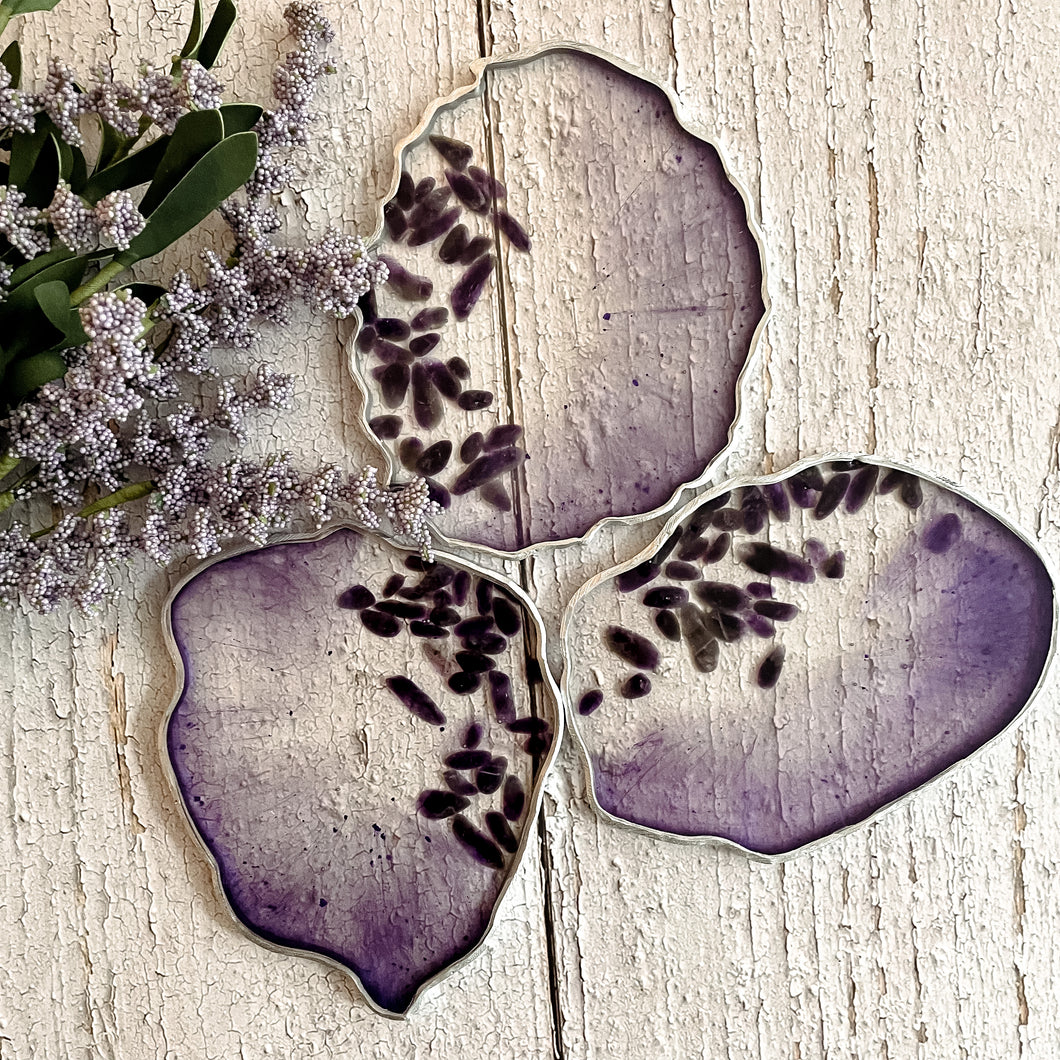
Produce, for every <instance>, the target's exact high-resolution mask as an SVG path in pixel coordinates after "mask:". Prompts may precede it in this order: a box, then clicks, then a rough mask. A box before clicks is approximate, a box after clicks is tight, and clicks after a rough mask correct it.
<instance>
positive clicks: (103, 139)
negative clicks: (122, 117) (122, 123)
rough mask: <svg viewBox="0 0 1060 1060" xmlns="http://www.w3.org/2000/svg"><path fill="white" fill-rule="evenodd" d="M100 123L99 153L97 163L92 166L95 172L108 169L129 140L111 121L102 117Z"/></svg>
mask: <svg viewBox="0 0 1060 1060" xmlns="http://www.w3.org/2000/svg"><path fill="white" fill-rule="evenodd" d="M99 124H100V130H101V136H100V144H99V154H98V155H96V164H95V165H94V166H93V167H92V171H93V172H94V173H98V172H99V171H100V170H102V169H106V168H107V166H109V165H110V164H111V163H112V162H113V161H114V160H115V159H116V158H117V157H118V152H119V151H122V149H123V148H124V147H125V144H126V143H127V142H128V141H127V137H125V136H124V135H123V134H122V133H120V132H118V130H117V129H115V128H114V126H113V125H111V124H110V122H109V121H104V120H103V119H102V118H100V119H99Z"/></svg>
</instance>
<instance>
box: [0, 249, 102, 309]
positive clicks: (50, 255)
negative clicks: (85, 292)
mask: <svg viewBox="0 0 1060 1060" xmlns="http://www.w3.org/2000/svg"><path fill="white" fill-rule="evenodd" d="M73 256H74V252H73V251H72V250H68V249H67V248H66V247H64V246H61V245H60V246H57V247H53V248H52V249H51V250H49V251H48V252H47V253H46V254H38V255H37V256H36V257H35V258H34V259H33V260H32V261H27V262H26V264H25V265H20V266H19V267H18V268H17V269H15V271H14V272H13V273H12V274H11V290H12V291H14V290H15V289H16V288H17V287H18V286H19V285H20V284H22V283H25V281H26V280H28V279H29V278H30V277H31V276H35V275H36V274H37V273H38V272H41V271H43V270H44V269H47V268H49V267H50V266H52V265H54V264H55V263H56V262H59V261H69V260H70V259H71V258H73ZM82 271H83V269H82ZM5 303H6V299H5V300H4V302H3V303H0V306H2V305H3V304H5Z"/></svg>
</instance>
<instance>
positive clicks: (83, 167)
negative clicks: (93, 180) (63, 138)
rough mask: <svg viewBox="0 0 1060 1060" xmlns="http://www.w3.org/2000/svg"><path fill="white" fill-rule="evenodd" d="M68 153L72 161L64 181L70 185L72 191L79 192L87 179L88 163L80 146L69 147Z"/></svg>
mask: <svg viewBox="0 0 1060 1060" xmlns="http://www.w3.org/2000/svg"><path fill="white" fill-rule="evenodd" d="M70 155H71V158H72V160H73V162H72V164H71V166H70V172H69V173H68V174H67V176H66V183H67V184H69V185H70V188H71V190H72V191H75V192H78V193H80V189H81V188H83V187H84V186H85V181H86V180H87V179H88V163H87V162H86V161H85V155H84V152H83V151H82V150H81V148H80V147H71V148H70Z"/></svg>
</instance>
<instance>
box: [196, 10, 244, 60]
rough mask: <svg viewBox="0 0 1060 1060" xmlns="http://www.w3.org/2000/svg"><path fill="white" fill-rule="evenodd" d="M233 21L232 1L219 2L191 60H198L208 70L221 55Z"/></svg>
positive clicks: (234, 14) (234, 11)
mask: <svg viewBox="0 0 1060 1060" xmlns="http://www.w3.org/2000/svg"><path fill="white" fill-rule="evenodd" d="M235 21H236V5H235V4H234V3H233V2H232V0H220V3H219V4H218V5H217V7H216V9H215V10H214V13H213V18H211V19H210V25H209V26H207V27H206V33H205V34H204V36H203V38H202V44H200V45H199V47H198V49H197V50H196V52H195V54H194V56H192V58H194V59H198V61H199V62H200V63H201V64H202V65H203V66H205V67H206V69H207V70H209V69H210V67H211V66H213V64H214V63H215V62H217V56H218V55H220V54H221V49H222V48H223V47H224V43H225V41H226V40H227V39H228V34H229V32H230V31H231V29H232V26H233V25H234V24H235Z"/></svg>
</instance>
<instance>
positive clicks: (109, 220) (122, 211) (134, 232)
mask: <svg viewBox="0 0 1060 1060" xmlns="http://www.w3.org/2000/svg"><path fill="white" fill-rule="evenodd" d="M92 214H93V217H94V218H95V221H96V224H97V225H99V239H100V242H101V243H102V244H103V245H104V246H107V247H116V248H117V249H118V250H128V249H129V244H130V243H131V242H132V241H133V240H134V239H135V238H136V236H138V235H139V234H140V232H141V231H142V230H143V227H144V218H143V216H142V215H141V213H140V211H139V210H138V209H137V208H136V203H135V202H133V198H132V196H131V195H130V194H129V193H128V192H127V191H125V190H124V189H120V190H118V191H112V192H111V193H110V194H109V195H105V196H104V197H103V198H102V199H100V200H99V202H98V203H96V207H95V209H94V210H93V211H92Z"/></svg>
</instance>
